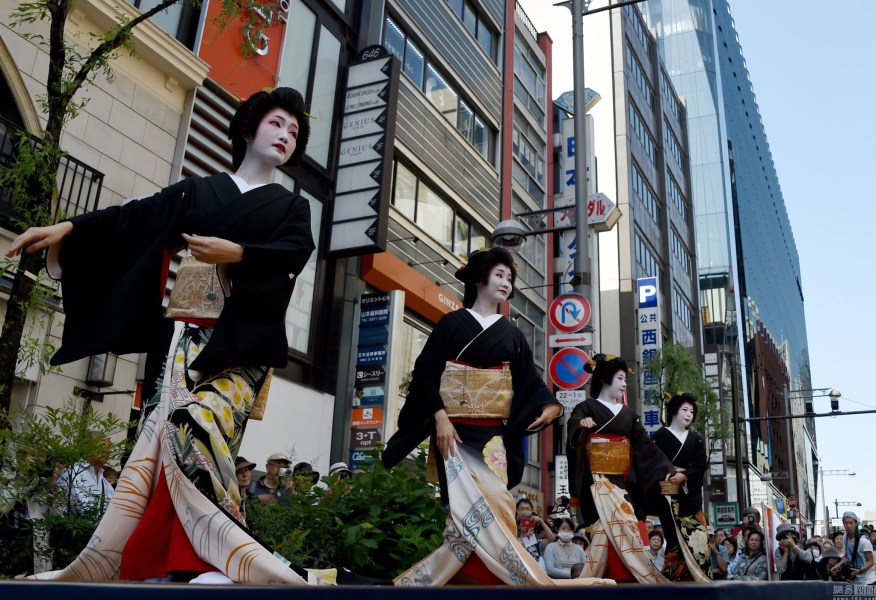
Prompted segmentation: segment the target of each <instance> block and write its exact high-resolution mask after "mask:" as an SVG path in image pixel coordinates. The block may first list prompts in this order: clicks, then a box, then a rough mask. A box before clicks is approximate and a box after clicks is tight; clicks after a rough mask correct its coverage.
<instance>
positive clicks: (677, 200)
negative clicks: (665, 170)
mask: <svg viewBox="0 0 876 600" xmlns="http://www.w3.org/2000/svg"><path fill="white" fill-rule="evenodd" d="M666 181H667V183H668V186H667V187H668V188H669V189H668V193H667V195H668V196H669V200H670V201H672V204H673V205H674V206H675V208H676V209H678V212H679V214H680V215H681V218H682V219H685V220H686V219H687V203H686V202H685V200H684V195H682V193H681V188H680V187H679V185H678V183H677V182H676V181H675V178H674V177H673V176H672V175H668V176H667V178H666Z"/></svg>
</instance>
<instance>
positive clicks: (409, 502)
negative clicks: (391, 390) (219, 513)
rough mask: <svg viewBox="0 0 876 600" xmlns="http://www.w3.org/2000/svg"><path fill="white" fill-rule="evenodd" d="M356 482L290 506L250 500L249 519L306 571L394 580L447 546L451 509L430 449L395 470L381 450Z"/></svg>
mask: <svg viewBox="0 0 876 600" xmlns="http://www.w3.org/2000/svg"><path fill="white" fill-rule="evenodd" d="M367 454H368V456H369V459H370V461H371V462H370V464H367V465H365V466H364V467H363V472H362V473H360V474H357V476H356V477H354V478H353V479H348V480H341V479H338V478H337V477H324V478H323V481H324V482H325V483H326V485H327V488H325V489H323V488H321V487H315V488H313V489H312V490H311V492H310V493H309V494H301V495H293V496H292V497H291V498H290V499H289V500H288V501H287V502H284V503H282V504H264V503H261V502H259V501H258V500H248V501H247V504H246V506H247V509H246V510H247V521H248V523H249V526H250V527H251V529H252V531H253V532H254V533H255V535H256V536H258V537H259V538H260V539H261V540H262V541H263V542H265V543H266V544H268V545H269V546H271V547H273V549H274V550H276V551H277V552H279V553H280V554H282V555H283V556H284V557H286V558H287V559H289V560H290V561H291V562H292V563H293V564H294V565H295V566H297V567H301V568H330V567H346V568H348V569H350V570H351V571H354V572H356V573H359V574H361V575H368V576H371V577H378V578H392V577H394V576H396V575H398V574H399V573H402V572H403V571H404V570H405V569H407V568H408V567H410V566H411V565H413V564H415V563H416V562H417V561H419V560H420V559H422V558H423V557H425V556H426V555H427V554H429V553H430V552H432V551H433V550H435V549H436V548H437V547H438V546H440V545H441V539H442V538H441V536H442V533H443V531H444V522H445V519H446V517H447V512H446V510H445V509H444V507H443V506H442V505H441V500H440V498H438V497H437V490H436V488H435V487H433V486H431V485H430V484H428V483H427V482H426V480H425V476H424V475H425V472H426V469H425V466H426V452H425V448H420V450H419V451H418V452H417V453H416V455H415V458H414V459H413V460H411V461H406V462H405V463H402V464H400V465H398V466H397V467H395V468H394V469H393V470H391V471H388V470H387V469H385V468H384V467H383V464H382V463H381V462H380V460H379V451H378V450H373V451H369V452H368V453H367Z"/></svg>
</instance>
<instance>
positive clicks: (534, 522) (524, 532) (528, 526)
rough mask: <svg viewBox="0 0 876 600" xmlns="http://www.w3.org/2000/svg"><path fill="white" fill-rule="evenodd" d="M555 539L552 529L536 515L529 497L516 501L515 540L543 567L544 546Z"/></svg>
mask: <svg viewBox="0 0 876 600" xmlns="http://www.w3.org/2000/svg"><path fill="white" fill-rule="evenodd" d="M555 539H557V536H556V535H554V532H553V530H552V529H551V528H550V527H548V525H547V524H546V523H545V522H544V521H543V520H542V518H541V517H540V516H538V515H537V514H536V513H535V511H534V510H533V507H532V502H531V501H530V500H529V498H526V497H523V498H520V499H519V500H518V501H517V541H518V542H520V545H521V546H523V547H524V548H526V551H527V552H529V554H531V555H532V558H534V559H535V561H536V562H537V563H538V564H539V566H540V567H541V568H542V569H544V567H545V565H544V547H545V546H546V545H547V544H549V543H551V542H553V541H554V540H555Z"/></svg>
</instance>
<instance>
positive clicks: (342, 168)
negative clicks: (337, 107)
mask: <svg viewBox="0 0 876 600" xmlns="http://www.w3.org/2000/svg"><path fill="white" fill-rule="evenodd" d="M399 69H400V65H399V62H398V59H397V58H395V56H393V55H392V54H390V53H389V52H388V51H387V50H386V49H385V48H384V47H383V46H370V47H368V48H366V49H365V50H362V51H361V52H360V53H359V55H358V56H357V57H356V60H355V61H354V62H353V63H352V64H351V65H350V66H349V67H348V68H347V87H346V92H345V96H344V113H343V117H342V123H343V126H342V129H341V144H340V150H339V155H338V175H337V178H336V179H335V201H334V205H333V209H332V217H331V219H332V223H331V232H330V234H329V236H330V237H329V248H328V251H329V253H330V254H333V255H337V256H353V255H357V254H370V253H372V252H383V251H384V250H386V229H387V223H388V220H389V200H390V198H389V195H390V188H391V177H392V173H391V168H390V165H391V161H392V151H393V140H394V138H395V112H396V100H397V96H398V77H399Z"/></svg>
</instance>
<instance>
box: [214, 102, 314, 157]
mask: <svg viewBox="0 0 876 600" xmlns="http://www.w3.org/2000/svg"><path fill="white" fill-rule="evenodd" d="M275 108H281V109H283V110H285V111H286V112H287V113H289V114H291V115H293V116H294V117H295V118H296V119H298V139H297V140H296V142H295V151H294V152H293V153H292V156H290V157H289V161H288V162H287V163H286V164H287V165H297V164H298V163H300V162H301V157H303V156H304V152H305V150H307V142H308V141H309V140H310V117H309V116H308V115H307V109H306V107H305V106H304V97H303V96H302V95H301V94H300V93H299V92H298V90H294V89H292V88H289V87H279V88H276V89H275V90H274V91H272V92H264V91H262V92H256V93H255V94H253V95H252V96H250V97H249V98H247V99H246V100H244V101H243V104H241V105H240V106H239V107H238V109H237V112H235V113H234V117H233V118H232V119H231V124H230V125H229V126H228V137H229V138H230V139H231V162H232V164H233V165H234V170H235V171H236V170H237V169H238V168H239V167H240V164H241V163H242V162H243V157H244V156H245V155H246V141H247V138H249V139H252V138H253V136H255V134H256V130H257V129H258V127H259V123H261V122H262V119H264V118H265V115H266V114H268V112H270V111H272V110H274V109H275Z"/></svg>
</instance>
